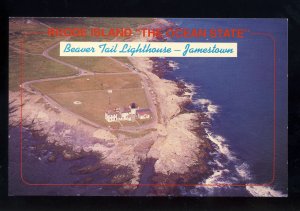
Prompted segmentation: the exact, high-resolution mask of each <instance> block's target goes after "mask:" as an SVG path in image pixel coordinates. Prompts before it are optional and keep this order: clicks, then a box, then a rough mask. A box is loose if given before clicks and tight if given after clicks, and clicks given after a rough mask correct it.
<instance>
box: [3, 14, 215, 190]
mask: <svg viewBox="0 0 300 211" xmlns="http://www.w3.org/2000/svg"><path fill="white" fill-rule="evenodd" d="M155 24H156V25H160V26H161V25H164V26H165V27H168V26H170V25H168V24H170V23H169V22H166V21H165V20H163V19H158V20H156V21H155V23H154V26H156V25H155ZM154 26H153V27H154ZM130 59H131V62H132V64H133V65H134V66H135V67H136V68H137V69H139V70H142V72H143V73H144V74H145V75H147V77H148V78H149V80H150V81H151V83H152V85H153V89H154V92H155V93H156V95H157V99H158V102H159V105H158V107H159V109H158V112H159V121H158V124H157V128H155V129H156V130H154V131H152V132H149V133H147V134H146V135H145V136H143V137H138V138H130V137H126V135H115V134H113V133H112V132H111V131H110V130H108V129H107V130H105V129H98V128H94V127H93V126H91V125H87V124H85V123H83V122H82V121H80V120H78V119H76V118H75V117H74V116H72V115H71V114H67V113H63V112H60V111H58V110H56V109H55V108H52V107H51V106H50V105H49V104H48V103H47V102H45V101H44V100H43V98H42V97H41V96H38V95H34V94H31V93H27V92H26V91H24V93H23V105H22V125H23V127H27V128H28V129H29V130H31V131H34V133H35V134H38V135H39V136H41V137H44V138H45V140H46V142H47V143H48V144H51V145H53V146H55V147H57V149H58V152H59V153H61V154H62V156H63V157H64V159H66V160H68V159H71V160H72V159H80V157H81V156H84V155H85V154H86V153H93V154H96V155H97V156H98V157H99V163H98V164H97V165H94V166H86V167H83V168H81V169H79V170H77V173H80V174H87V173H90V172H95V171H98V170H103V169H106V170H105V171H106V172H107V174H106V175H107V177H109V178H110V181H111V183H113V184H120V185H122V184H131V185H127V186H126V185H124V186H120V188H119V192H120V194H122V195H123V194H125V195H126V194H128V193H131V192H132V191H134V190H135V189H136V188H137V187H138V186H135V184H140V179H141V177H142V175H141V174H142V169H143V167H144V165H146V163H147V162H148V160H149V159H151V160H153V168H154V174H153V176H152V178H151V179H150V182H149V183H155V184H162V183H167V184H175V183H176V184H179V183H190V184H191V183H197V182H199V181H201V179H204V178H206V177H207V176H208V175H210V174H211V170H210V169H209V167H208V165H207V163H208V160H209V159H211V158H210V156H209V153H208V152H209V151H211V150H213V149H212V146H211V143H210V141H209V140H208V139H207V138H206V133H205V130H204V127H203V125H202V124H201V123H202V122H208V121H209V120H208V118H207V117H206V116H205V115H204V114H201V113H197V112H195V111H191V110H189V109H187V107H188V105H189V104H190V103H191V97H192V94H193V90H192V87H189V86H188V85H187V84H186V83H185V82H183V81H175V82H174V81H170V80H166V79H163V75H164V72H165V71H171V69H172V68H171V67H170V66H169V65H168V61H167V60H166V61H163V62H162V63H159V64H157V62H156V60H155V59H152V60H150V59H148V58H130ZM19 98H20V93H19V92H11V91H10V92H9V101H10V105H9V108H10V115H9V124H10V126H18V125H19V124H20V115H19V114H20V100H19ZM32 111H34V112H32ZM48 160H49V162H56V158H55V156H51V157H49V158H48ZM149 165H150V164H149ZM81 182H83V183H93V179H86V180H85V181H81ZM174 191H176V187H166V186H156V187H153V188H151V191H150V193H151V194H153V195H168V194H172V195H174Z"/></svg>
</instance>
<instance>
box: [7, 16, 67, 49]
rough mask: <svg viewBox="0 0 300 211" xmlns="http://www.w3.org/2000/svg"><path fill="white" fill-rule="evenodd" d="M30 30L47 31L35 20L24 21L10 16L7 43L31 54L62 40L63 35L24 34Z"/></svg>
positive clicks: (30, 31)
mask: <svg viewBox="0 0 300 211" xmlns="http://www.w3.org/2000/svg"><path fill="white" fill-rule="evenodd" d="M32 32H45V33H46V32H47V27H45V26H43V25H41V24H39V23H38V22H37V21H26V20H25V19H22V18H12V19H10V21H9V44H10V45H12V46H14V47H16V48H21V42H22V43H23V46H22V49H24V50H25V51H26V52H29V53H32V54H41V53H43V51H44V50H45V49H46V48H48V47H50V46H52V45H54V44H55V43H57V42H59V41H60V40H63V39H64V37H48V36H47V34H34V35H26V33H32Z"/></svg>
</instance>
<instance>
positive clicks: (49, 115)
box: [8, 17, 288, 197]
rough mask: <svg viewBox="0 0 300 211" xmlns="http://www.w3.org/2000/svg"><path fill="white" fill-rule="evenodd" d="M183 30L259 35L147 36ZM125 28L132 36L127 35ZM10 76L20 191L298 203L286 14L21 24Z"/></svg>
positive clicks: (15, 179)
mask: <svg viewBox="0 0 300 211" xmlns="http://www.w3.org/2000/svg"><path fill="white" fill-rule="evenodd" d="M183 27H184V28H187V29H188V28H190V29H196V28H199V29H200V28H201V29H203V30H204V29H207V30H208V32H209V29H224V28H227V29H230V28H243V29H247V30H246V31H247V32H246V34H245V35H244V37H243V38H238V37H236V36H231V37H224V36H223V35H224V34H223V35H222V31H221V30H218V31H217V32H219V33H216V34H215V36H213V37H211V36H209V33H204V32H203V31H200V30H199V31H198V35H199V36H198V37H196V36H191V37H182V36H178V37H176V36H173V37H167V36H162V37H151V36H143V34H141V33H137V32H138V31H139V29H143V28H148V29H149V28H150V29H154V28H159V29H161V31H162V32H165V31H167V30H168V29H170V28H172V29H175V28H178V29H181V28H183ZM49 28H60V29H62V28H85V29H87V30H88V31H89V30H90V29H93V28H98V29H99V28H101V29H102V31H96V30H93V33H95V34H93V36H72V35H70V36H56V35H57V34H55V36H49V34H48V29H49ZM120 28H124V29H132V30H131V31H130V33H129V34H128V33H127V36H115V35H116V34H115V33H117V32H115V33H114V31H112V30H111V29H120ZM96 32H97V33H96ZM64 41H70V42H214V43H222V42H228V43H237V48H238V52H237V57H230V58H229V57H228V58H225V57H223V58H221V57H220V58H216V57H138V56H130V57H103V56H101V57H100V56H99V57H97V56H82V57H81V56H61V55H60V42H64ZM8 72H9V105H8V106H9V137H8V138H9V139H8V140H9V151H8V154H9V164H8V166H9V171H8V173H9V174H8V179H9V195H10V196H23V195H27V196H182V197H184V196H189V197H215V196H217V197H227V196H242V197H287V196H288V195H287V192H288V190H287V187H288V179H287V178H288V168H287V157H288V155H287V122H288V118H287V107H288V105H287V96H288V95H287V20H286V19H197V18H195V19H188V18H125V17H124V18H100V17H99V18H98V17H93V18H88V17H86V18H79V17H74V18H71V17H65V18H62V17H56V18H54V17H52V18H50V17H47V18H42V17H41V18H38V17H34V18H30V17H10V18H9V69H8Z"/></svg>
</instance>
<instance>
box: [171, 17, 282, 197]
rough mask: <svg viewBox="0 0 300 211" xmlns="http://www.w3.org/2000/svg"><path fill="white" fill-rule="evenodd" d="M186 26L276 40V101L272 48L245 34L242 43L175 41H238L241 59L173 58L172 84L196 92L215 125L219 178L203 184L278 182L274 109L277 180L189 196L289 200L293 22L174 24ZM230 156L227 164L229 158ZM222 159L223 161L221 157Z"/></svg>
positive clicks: (183, 21) (200, 189)
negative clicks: (177, 81)
mask: <svg viewBox="0 0 300 211" xmlns="http://www.w3.org/2000/svg"><path fill="white" fill-rule="evenodd" d="M169 21H172V22H174V23H176V24H177V25H178V26H179V27H184V28H206V29H210V28H244V29H249V30H250V31H251V32H264V33H270V34H272V35H273V36H274V38H275V40H276V90H275V93H276V102H274V71H273V70H274V69H273V68H274V65H273V58H274V57H273V52H274V49H273V42H272V40H271V39H270V38H268V37H265V36H254V35H250V34H246V35H245V38H243V39H236V38H230V39H228V38H227V39H224V38H223V39H220V38H218V39H212V38H194V39H186V38H180V39H169V40H168V41H173V42H177V41H178V42H187V41H190V42H237V43H238V57H237V58H167V59H170V60H172V66H174V64H175V66H176V68H174V71H173V72H168V73H167V74H166V75H165V77H166V78H167V79H172V80H174V79H181V80H184V81H185V82H186V83H188V84H190V85H191V86H193V87H194V91H195V94H194V95H193V102H194V109H199V110H200V111H204V112H207V114H208V115H209V116H210V117H211V118H212V119H213V121H212V129H211V131H207V133H208V136H209V138H210V139H211V140H212V142H213V143H214V146H215V148H216V149H217V151H218V152H219V153H217V154H216V155H215V161H214V162H213V163H212V164H211V166H212V168H213V169H215V171H214V174H213V175H212V176H211V177H210V178H208V179H207V180H206V181H199V184H203V183H206V184H212V183H213V184H216V183H217V184H220V183H226V184H250V183H251V184H265V183H269V182H270V181H271V180H272V174H273V173H272V171H273V165H272V164H273V139H274V135H273V128H274V127H273V125H274V115H273V113H274V103H275V104H276V160H275V161H276V162H275V180H274V182H273V183H272V184H271V186H270V187H268V186H267V187H264V186H263V187H261V186H255V187H254V186H253V187H249V186H248V187H247V188H245V187H222V188H220V187H211V188H204V187H201V186H200V187H198V188H192V189H190V190H186V189H185V190H184V193H185V194H187V195H215V196H221V195H222V196H233V195H243V196H248V195H253V196H258V195H260V196H286V194H287V178H288V175H287V173H288V172H287V106H288V105H287V102H288V101H287V21H286V20H283V19H282V20H279V19H277V20H276V19H264V20H263V19H262V20H259V19H243V20H242V19H232V20H222V19H215V20H211V19H198V20H197V19H169ZM221 155H225V157H226V158H225V159H224V156H221ZM220 157H222V159H221V158H220Z"/></svg>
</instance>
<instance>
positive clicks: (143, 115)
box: [105, 103, 151, 122]
mask: <svg viewBox="0 0 300 211" xmlns="http://www.w3.org/2000/svg"><path fill="white" fill-rule="evenodd" d="M149 118H151V110H150V109H148V108H143V109H139V108H138V107H137V105H136V104H135V103H131V105H130V106H128V107H124V108H115V109H114V110H109V111H106V112H105V120H106V121H108V122H117V121H134V120H135V119H149Z"/></svg>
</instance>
